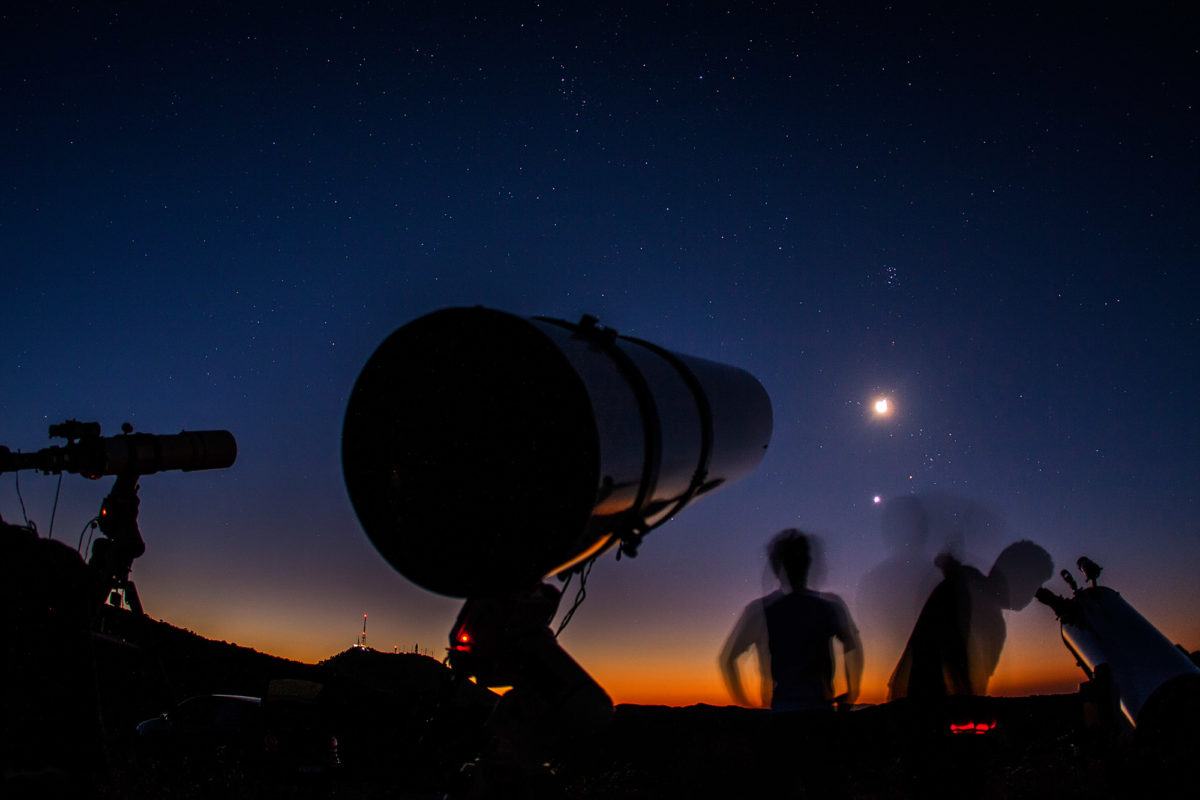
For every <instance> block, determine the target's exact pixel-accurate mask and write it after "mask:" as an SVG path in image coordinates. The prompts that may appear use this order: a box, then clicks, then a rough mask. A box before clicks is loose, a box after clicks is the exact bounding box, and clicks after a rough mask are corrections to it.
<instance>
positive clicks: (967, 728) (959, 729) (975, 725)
mask: <svg viewBox="0 0 1200 800" xmlns="http://www.w3.org/2000/svg"><path fill="white" fill-rule="evenodd" d="M995 729H996V720H991V721H990V722H965V723H963V724H961V725H960V724H958V723H954V722H951V723H950V732H951V733H975V734H979V733H989V732H991V731H994V730H995Z"/></svg>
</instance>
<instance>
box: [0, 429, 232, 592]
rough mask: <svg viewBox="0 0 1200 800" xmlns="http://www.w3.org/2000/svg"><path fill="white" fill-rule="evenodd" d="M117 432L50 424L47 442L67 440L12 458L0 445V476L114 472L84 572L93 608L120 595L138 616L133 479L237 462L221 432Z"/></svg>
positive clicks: (141, 546) (140, 545)
mask: <svg viewBox="0 0 1200 800" xmlns="http://www.w3.org/2000/svg"><path fill="white" fill-rule="evenodd" d="M122 431H123V432H122V433H121V434H120V435H118V436H101V435H100V423H98V422H79V421H77V420H73V419H72V420H67V421H66V422H63V423H60V424H58V425H51V426H50V438H52V439H54V438H61V439H66V440H67V444H66V445H65V446H52V447H46V448H44V449H41V450H37V451H35V452H32V453H21V452H16V453H14V452H12V451H11V450H9V449H8V448H7V447H3V446H0V474H3V473H5V472H13V471H16V470H21V469H35V470H39V471H41V472H43V473H45V474H47V475H50V474H62V473H64V472H69V473H74V474H77V475H82V476H84V477H86V478H92V479H97V478H101V477H103V476H105V475H116V476H117V479H116V481H114V483H113V488H112V491H110V492H109V494H108V496H107V497H105V498H104V502H103V504H102V505H101V507H100V515H99V520H98V521H99V525H100V532H101V533H102V534H103V537H102V538H100V539H97V540H96V542H95V543H94V544H93V545H92V556H91V558H90V560H89V561H88V567H89V568H90V569H91V571H92V573H93V576H94V578H95V587H94V590H93V591H94V594H95V597H96V602H97V605H103V604H104V603H105V602H106V601H107V602H112V603H113V604H114V605H119V601H120V599H121V598H124V600H125V602H126V603H128V605H129V607H130V609H131V610H132V611H134V612H135V613H137V614H138V615H141V614H142V606H141V602H140V601H139V600H138V596H137V588H136V587H135V586H134V584H133V581H132V580H130V578H129V572H130V570H131V569H132V567H133V560H134V559H135V558H137V557H138V556H140V555H142V553H144V552H145V551H146V544H145V542H144V541H143V540H142V536H141V532H140V531H139V529H138V523H137V515H138V504H139V500H138V496H137V492H138V479H139V478H140V477H141V476H142V475H150V474H153V473H155V472H167V471H170V470H183V471H185V472H189V471H192V470H201V469H224V468H226V467H229V466H230V465H232V464H233V462H234V460H235V459H236V458H237V442H236V441H235V440H234V438H233V434H232V433H230V432H229V431H223V430H214V431H181V432H180V433H177V434H167V435H157V434H152V433H134V432H133V426H131V425H130V424H129V423H125V424H124V425H122Z"/></svg>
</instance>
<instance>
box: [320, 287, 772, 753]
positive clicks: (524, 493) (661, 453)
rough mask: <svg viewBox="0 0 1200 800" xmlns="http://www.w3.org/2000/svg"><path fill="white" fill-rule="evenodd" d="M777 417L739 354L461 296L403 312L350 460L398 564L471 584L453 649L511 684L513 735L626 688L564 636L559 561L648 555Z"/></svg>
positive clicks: (350, 422) (492, 679) (384, 545)
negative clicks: (473, 302) (611, 683)
mask: <svg viewBox="0 0 1200 800" xmlns="http://www.w3.org/2000/svg"><path fill="white" fill-rule="evenodd" d="M771 427H772V415H771V403H770V400H769V398H768V397H767V393H766V391H764V389H763V388H762V386H761V385H760V384H759V383H758V381H757V380H755V379H754V377H753V376H751V375H750V374H749V373H747V372H745V371H743V370H740V369H737V368H735V367H730V366H726V365H723V364H718V363H714V362H712V361H707V360H705V359H701V358H695V357H692V356H686V355H680V354H677V353H673V352H671V351H668V350H666V349H664V348H662V347H659V346H657V345H654V344H651V343H650V342H646V341H643V340H640V339H634V338H630V337H626V336H618V335H617V333H616V332H615V331H613V330H612V329H610V328H606V327H603V326H601V325H599V324H598V322H597V321H596V319H595V318H593V317H590V316H585V317H583V318H582V319H581V320H580V321H579V322H578V323H570V322H565V321H563V320H556V319H549V318H543V317H535V318H523V317H519V316H515V315H512V314H508V313H505V312H502V311H495V310H491V309H485V308H480V307H475V308H450V309H443V310H441V311H435V312H433V313H431V314H428V315H426V316H423V317H420V318H419V319H417V320H414V321H413V322H410V323H408V324H407V325H404V326H402V327H401V328H399V329H398V330H396V331H395V332H394V333H392V335H391V336H389V337H388V338H387V339H386V340H384V342H383V343H382V344H381V345H380V346H379V347H378V348H377V349H376V351H375V353H374V354H373V355H372V356H371V358H370V359H369V360H368V361H367V363H366V365H365V366H364V367H363V369H362V372H361V374H360V375H359V377H358V380H357V381H356V383H355V385H354V389H353V391H352V392H351V394H350V399H349V402H348V404H347V408H346V417H345V422H344V425H343V429H342V469H343V473H344V476H345V481H346V489H347V492H348V494H349V496H350V500H351V502H352V504H353V505H354V510H355V512H356V513H357V515H358V519H359V521H360V522H361V524H362V527H363V529H364V531H365V532H366V534H367V536H368V537H369V538H370V540H371V542H372V543H373V544H374V545H375V548H376V549H377V550H378V551H379V552H380V554H381V555H382V556H383V557H384V558H385V559H386V560H387V561H388V563H390V564H391V565H392V567H393V568H394V569H396V570H397V571H398V572H399V573H401V574H402V575H404V576H405V577H407V578H408V579H410V580H411V581H413V582H414V583H416V584H418V585H420V586H422V587H424V588H426V589H429V590H431V591H434V592H438V593H441V594H445V595H450V596H454V597H465V598H467V601H466V603H465V605H464V606H463V609H462V611H461V613H460V614H459V617H458V620H457V621H456V622H455V624H454V626H453V628H452V630H451V632H450V648H449V656H448V657H449V660H450V662H451V666H452V667H453V668H454V670H455V672H456V674H460V675H462V674H465V675H469V676H471V677H474V678H476V679H477V681H478V682H479V683H480V684H482V685H485V686H501V685H510V686H512V687H513V688H512V691H510V692H508V693H507V694H505V695H504V697H503V698H502V700H501V702H500V705H499V706H498V707H497V712H496V718H497V719H499V720H501V721H500V722H498V723H497V728H498V730H499V731H500V732H499V733H497V734H495V736H494V739H493V741H499V740H503V739H504V738H505V737H506V736H508V737H509V738H510V739H512V740H515V741H526V739H525V738H524V737H523V736H522V735H520V734H513V730H514V729H515V728H520V727H521V725H522V724H524V725H525V726H526V730H528V729H530V728H532V729H537V730H541V731H548V730H553V731H555V732H556V736H558V737H560V738H561V737H563V736H566V735H568V732H569V731H570V730H572V729H587V728H589V727H594V725H595V724H598V723H599V722H601V721H602V720H603V719H606V718H607V715H608V714H610V713H611V710H612V701H611V700H610V699H609V698H608V696H607V694H606V693H605V692H604V691H603V689H601V688H600V687H599V685H598V684H596V683H595V682H594V681H593V680H592V679H591V678H590V676H588V675H587V673H586V672H584V670H583V669H582V668H581V667H579V665H578V664H576V663H575V662H574V661H573V660H572V659H571V658H570V656H568V655H567V654H566V652H565V651H563V649H562V648H561V647H559V646H558V645H557V643H556V642H555V638H554V636H555V635H554V634H552V633H551V632H550V629H549V627H548V624H549V622H550V620H551V619H552V618H553V616H554V614H555V612H556V609H557V607H558V602H559V599H560V596H561V593H560V591H559V589H558V588H556V587H554V586H553V585H551V584H550V583H547V582H544V579H546V578H549V577H550V576H554V575H558V576H559V577H560V578H563V579H565V578H566V577H567V576H569V575H571V574H573V573H575V572H578V573H579V574H580V576H581V577H580V581H581V587H582V582H583V580H584V579H586V576H587V571H586V570H587V567H588V566H589V565H590V564H591V563H593V560H594V559H595V558H596V557H597V556H599V555H600V554H601V553H604V552H606V551H609V550H611V549H613V548H618V549H619V552H618V557H619V556H620V555H626V556H633V555H636V553H637V550H638V547H639V545H640V544H641V542H642V539H643V537H645V535H646V534H647V533H648V532H649V531H650V530H652V529H653V528H655V527H657V526H659V525H661V524H662V523H664V522H666V521H667V520H669V519H671V518H672V517H673V516H674V515H675V514H676V513H678V512H679V511H680V510H681V509H683V508H684V507H685V506H687V505H688V504H689V503H691V502H692V501H694V500H695V499H696V498H698V497H700V496H701V495H704V494H706V493H708V492H711V491H713V490H714V489H717V488H718V487H721V486H724V485H726V484H728V483H730V482H732V481H734V480H737V479H739V478H742V477H744V476H745V475H747V474H749V473H750V472H751V471H752V470H753V469H754V468H755V467H756V466H757V465H758V464H759V462H760V461H761V460H762V458H763V455H764V452H765V450H766V447H767V444H768V442H769V440H770V438H771ZM581 597H582V593H581V594H580V598H581ZM576 602H577V603H578V600H577V601H576ZM569 616H570V614H569V613H568V615H567V618H569ZM562 624H565V623H562ZM560 629H561V624H560ZM521 720H523V722H521ZM495 749H496V750H497V751H511V750H514V749H516V748H513V747H506V746H505V745H503V744H497V745H495ZM484 760H485V761H486V760H487V758H486V753H485V754H484ZM530 762H531V763H533V762H537V763H541V762H540V760H539V759H537V758H536V757H535V756H533V755H532V754H531V755H530Z"/></svg>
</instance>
